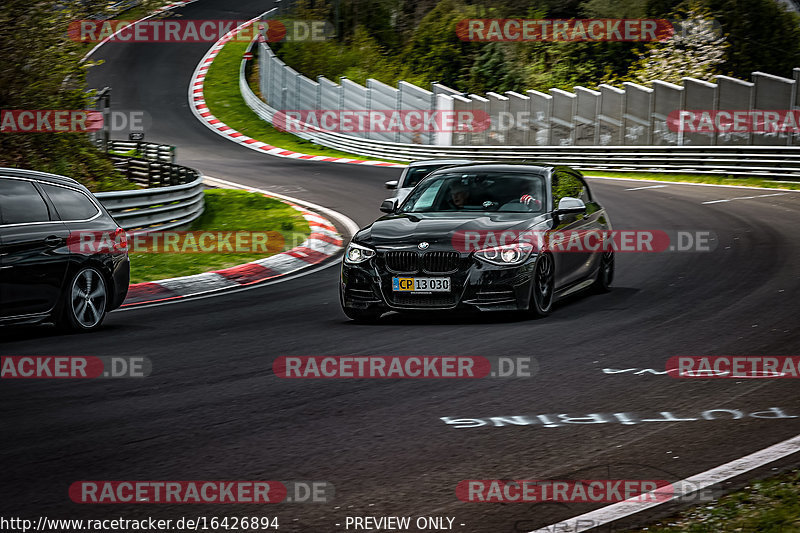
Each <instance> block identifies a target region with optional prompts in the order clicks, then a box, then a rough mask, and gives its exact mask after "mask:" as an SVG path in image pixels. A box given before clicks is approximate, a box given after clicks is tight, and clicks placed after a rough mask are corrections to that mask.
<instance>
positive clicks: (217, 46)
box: [189, 17, 406, 168]
mask: <svg viewBox="0 0 800 533" xmlns="http://www.w3.org/2000/svg"><path fill="white" fill-rule="evenodd" d="M259 18H260V17H256V18H254V19H251V20H249V21H247V22H245V23H244V24H242V25H240V26H238V27H237V28H235V29H233V30H231V31H229V32H228V33H226V34H225V35H223V36H222V38H221V39H220V40H219V41H217V42H216V43H214V45H213V46H212V47H211V49H209V51H208V52H206V55H204V56H203V59H201V60H200V63H199V64H198V65H197V68H196V69H195V71H194V74H193V75H192V79H191V81H190V83H189V108H190V109H191V110H192V112H193V113H194V115H195V116H196V117H197V118H198V120H200V121H201V122H202V123H203V124H205V125H206V126H207V127H208V128H209V129H211V131H213V132H215V133H217V134H219V135H221V136H223V137H225V138H226V139H228V140H231V141H234V142H236V143H239V144H241V145H242V146H246V147H247V148H250V149H252V150H256V151H258V152H262V153H266V154H269V155H274V156H277V157H287V158H290V159H304V160H308V161H325V162H328V163H347V164H351V165H369V166H375V167H390V168H405V167H406V165H402V164H399V163H389V162H388V161H366V160H362V159H350V158H347V157H328V156H323V155H310V154H303V153H300V152H293V151H291V150H284V149H283V148H278V147H277V146H272V145H271V144H267V143H264V142H261V141H259V140H257V139H253V138H252V137H248V136H247V135H245V134H244V133H242V132H240V131H236V130H235V129H233V128H231V127H230V126H228V125H227V124H225V123H224V122H222V121H221V120H220V119H218V118H217V117H215V116H214V115H212V114H211V111H210V110H209V109H208V106H207V105H206V101H205V97H204V96H203V84H204V83H205V78H206V74H207V73H208V69H209V67H210V66H211V63H213V62H214V59H215V58H216V57H217V54H219V51H220V50H222V47H223V46H225V44H226V43H227V42H228V41H230V40H231V38H232V37H233V36H234V35H235V34H236V32H238V31H239V30H240V29H242V28H244V27H245V26H248V25H250V24H252V23H253V22H255V21H257V20H259Z"/></svg>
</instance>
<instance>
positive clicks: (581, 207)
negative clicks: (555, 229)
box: [555, 196, 586, 215]
mask: <svg viewBox="0 0 800 533" xmlns="http://www.w3.org/2000/svg"><path fill="white" fill-rule="evenodd" d="M579 213H580V214H583V213H586V204H584V203H583V200H581V199H579V198H571V197H569V196H565V197H564V198H562V199H561V200H560V201H559V202H558V207H557V208H556V210H555V214H557V215H567V214H579Z"/></svg>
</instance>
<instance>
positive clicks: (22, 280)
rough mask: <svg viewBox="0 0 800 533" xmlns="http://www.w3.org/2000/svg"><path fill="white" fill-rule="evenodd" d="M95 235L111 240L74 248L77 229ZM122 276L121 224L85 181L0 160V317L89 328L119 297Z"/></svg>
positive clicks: (126, 270) (125, 271) (125, 268)
mask: <svg viewBox="0 0 800 533" xmlns="http://www.w3.org/2000/svg"><path fill="white" fill-rule="evenodd" d="M97 235H106V236H107V237H108V240H109V242H113V243H115V244H114V246H111V247H108V248H106V249H104V250H103V251H102V252H99V251H98V249H96V248H92V249H91V250H85V251H84V250H82V249H81V246H80V243H81V242H82V240H81V239H82V237H83V236H89V237H90V238H91V240H94V241H96V240H97V238H96V236H97ZM84 240H86V239H84ZM129 280H130V263H129V260H128V253H127V239H126V236H125V231H124V230H123V229H122V228H120V227H119V225H118V224H117V223H116V222H115V221H114V219H113V218H112V217H111V215H109V214H108V212H107V211H106V210H105V209H104V208H103V206H102V205H101V204H100V203H99V202H98V201H97V199H96V198H95V197H94V196H92V194H91V193H90V192H89V191H88V189H86V188H85V187H83V186H82V185H81V184H79V183H78V182H77V181H75V180H73V179H70V178H65V177H63V176H56V175H53V174H45V173H41V172H32V171H27V170H26V171H21V170H17V169H10V168H0V324H10V323H15V324H17V323H26V324H35V323H40V322H55V323H56V325H58V326H60V327H62V328H64V329H68V330H74V331H91V330H94V329H96V328H98V327H99V326H100V325H101V323H102V322H103V319H104V318H105V316H106V314H107V313H108V312H110V311H112V310H113V309H116V308H117V307H119V306H120V305H121V304H122V302H123V300H124V299H125V296H126V294H127V292H128V283H129Z"/></svg>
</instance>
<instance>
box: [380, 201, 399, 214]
mask: <svg viewBox="0 0 800 533" xmlns="http://www.w3.org/2000/svg"><path fill="white" fill-rule="evenodd" d="M396 209H397V198H387V199H386V200H384V201H383V203H382V204H381V211H383V212H384V213H394V212H395V210H396Z"/></svg>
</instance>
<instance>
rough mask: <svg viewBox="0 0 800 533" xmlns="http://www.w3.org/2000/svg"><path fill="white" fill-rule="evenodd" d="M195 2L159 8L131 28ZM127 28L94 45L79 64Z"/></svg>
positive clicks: (194, 0) (189, 0) (134, 23)
mask: <svg viewBox="0 0 800 533" xmlns="http://www.w3.org/2000/svg"><path fill="white" fill-rule="evenodd" d="M194 2H197V0H188V1H186V2H173V3H172V4H169V5H167V6H163V7H160V8H158V9H157V10H156V11H155V12H154V13H151V14H149V15H147V16H146V17H143V18H140V19H139V20H135V21H133V23H131V24H130V26H136V25H137V24H139V23H140V22H142V21H143V20H147V19H149V18H152V17H154V16H156V15H160V14H161V13H164V12H165V11H172V10H173V9H175V8H176V7H183V6H185V5H188V4H191V3H194ZM127 27H128V26H125V27H124V28H120V29H118V30H117V31H115V32H114V33H112V34H111V35H109V36H108V37H106V38H105V39H103V40H102V41H100V42H99V43H97V44H96V45H94V47H92V49H91V50H89V51H88V52H87V53H86V55H85V56H83V59H81V60H80V61H79V63H83V62H84V61H86V60H87V59H89V56H91V55H92V54H93V53H95V52H96V51H97V49H98V48H100V47H101V46H103V45H104V44H106V43H107V42H108V41H110V40H111V39H113V38H114V37H116V36H117V34H118V33H120V32H121V31H123V30H125V29H126V28H127Z"/></svg>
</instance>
